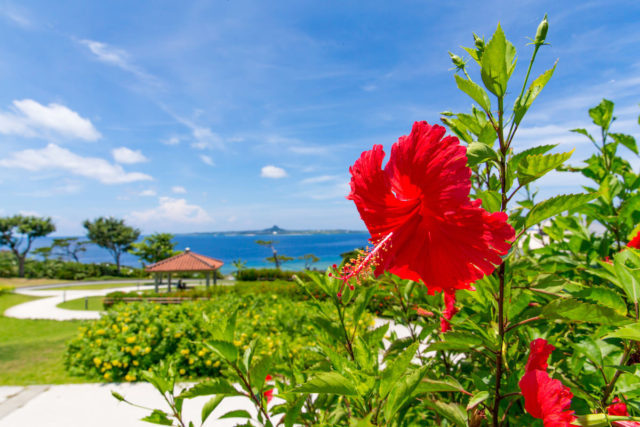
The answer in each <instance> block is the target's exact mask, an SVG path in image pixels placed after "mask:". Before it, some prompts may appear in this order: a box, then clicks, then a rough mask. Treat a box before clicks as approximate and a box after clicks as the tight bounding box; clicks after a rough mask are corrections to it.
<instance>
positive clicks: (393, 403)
mask: <svg viewBox="0 0 640 427" xmlns="http://www.w3.org/2000/svg"><path fill="white" fill-rule="evenodd" d="M427 369H429V367H428V366H423V367H421V368H419V369H415V370H414V371H413V372H411V373H410V374H409V375H406V376H404V377H403V378H402V379H401V380H400V381H398V382H396V383H395V384H394V387H393V389H391V391H390V393H389V397H388V398H387V402H386V403H385V405H384V417H385V419H386V420H387V421H391V419H392V418H393V416H394V415H395V414H396V412H398V410H400V408H402V406H404V404H405V403H406V402H407V401H408V400H409V399H410V398H411V395H412V394H413V391H414V390H415V389H416V387H417V386H418V385H419V384H420V381H422V378H424V376H425V375H426V374H427Z"/></svg>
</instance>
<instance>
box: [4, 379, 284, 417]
mask: <svg viewBox="0 0 640 427" xmlns="http://www.w3.org/2000/svg"><path fill="white" fill-rule="evenodd" d="M16 389H18V390H16ZM112 390H113V391H116V392H118V393H120V394H121V395H123V396H124V397H125V398H126V399H127V400H130V401H131V402H133V403H136V404H139V405H141V406H146V407H149V408H153V409H155V408H160V409H166V410H168V406H167V404H166V403H165V402H164V400H163V399H162V396H161V395H160V394H159V393H158V392H157V391H156V390H155V389H154V388H153V386H151V385H150V384H146V383H135V384H129V383H124V384H68V385H56V386H28V387H18V388H17V387H0V396H3V395H6V394H8V393H9V397H8V398H6V400H4V401H3V402H0V427H29V426H39V427H85V426H91V427H114V426H118V427H143V426H150V425H151V424H149V423H147V422H143V421H140V419H141V418H142V417H145V416H147V415H149V414H150V413H151V411H150V410H146V409H141V408H137V407H133V406H131V405H128V404H126V403H124V402H119V401H118V400H116V399H115V398H114V397H113V396H112V395H111V391H112ZM210 398H211V397H210V396H204V397H197V398H194V399H189V400H186V401H185V403H184V414H185V420H186V421H187V423H188V421H193V423H194V425H196V426H199V425H200V419H201V418H200V414H201V411H202V407H203V406H204V404H205V403H206V402H207V401H208V400H209V399H210ZM276 402H277V401H276V399H274V400H273V401H272V402H271V403H272V404H274V403H276ZM239 409H244V410H246V411H247V412H249V413H250V414H252V415H253V416H255V413H256V411H255V409H254V406H253V405H252V404H251V401H249V400H248V399H246V398H243V397H232V398H227V399H225V400H224V401H223V402H222V404H220V406H218V408H216V410H215V411H213V413H212V414H211V415H210V416H209V419H207V421H206V422H205V424H204V426H220V427H226V426H235V425H237V424H239V423H242V422H243V419H240V418H229V419H222V420H218V419H217V418H218V417H220V416H221V415H223V414H225V413H227V412H229V411H232V410H239ZM278 419H279V418H278ZM245 421H246V420H245ZM274 424H275V423H274Z"/></svg>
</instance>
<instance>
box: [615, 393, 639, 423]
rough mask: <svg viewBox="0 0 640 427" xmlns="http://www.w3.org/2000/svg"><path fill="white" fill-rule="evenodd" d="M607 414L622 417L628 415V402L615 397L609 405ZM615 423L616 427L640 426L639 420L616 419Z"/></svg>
mask: <svg viewBox="0 0 640 427" xmlns="http://www.w3.org/2000/svg"><path fill="white" fill-rule="evenodd" d="M607 414H609V415H619V416H622V417H628V416H629V411H627V404H626V403H624V402H622V401H621V400H620V399H618V398H617V397H616V398H615V399H613V402H612V403H611V405H609V406H608V407H607ZM611 424H613V425H614V426H615V427H638V426H640V423H639V422H637V421H614V422H613V423H611Z"/></svg>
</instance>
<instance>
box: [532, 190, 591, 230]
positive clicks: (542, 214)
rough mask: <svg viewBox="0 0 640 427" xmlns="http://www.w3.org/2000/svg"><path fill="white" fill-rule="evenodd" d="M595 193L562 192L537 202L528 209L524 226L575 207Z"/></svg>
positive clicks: (582, 203) (585, 201)
mask: <svg viewBox="0 0 640 427" xmlns="http://www.w3.org/2000/svg"><path fill="white" fill-rule="evenodd" d="M597 196H598V194H597V193H591V194H562V195H560V196H556V197H552V198H551V199H547V200H545V201H543V202H541V203H538V204H537V205H535V206H534V207H533V209H531V211H529V214H528V215H527V218H526V220H525V228H529V227H531V226H533V225H535V224H539V223H541V222H542V221H544V220H545V219H547V218H551V217H552V216H555V215H558V214H559V213H562V212H564V211H568V210H571V209H575V208H577V207H580V206H582V205H584V204H585V203H587V202H588V201H590V200H593V199H595V198H596V197H597Z"/></svg>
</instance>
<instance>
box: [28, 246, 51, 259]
mask: <svg viewBox="0 0 640 427" xmlns="http://www.w3.org/2000/svg"><path fill="white" fill-rule="evenodd" d="M52 251H53V249H52V247H51V246H42V247H39V248H35V249H34V250H33V251H31V253H32V254H34V255H40V256H41V257H42V258H44V260H45V261H49V257H50V256H51V252H52Z"/></svg>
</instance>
